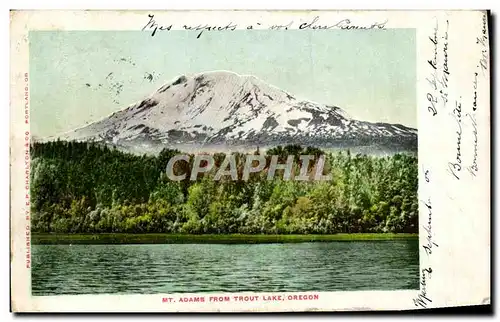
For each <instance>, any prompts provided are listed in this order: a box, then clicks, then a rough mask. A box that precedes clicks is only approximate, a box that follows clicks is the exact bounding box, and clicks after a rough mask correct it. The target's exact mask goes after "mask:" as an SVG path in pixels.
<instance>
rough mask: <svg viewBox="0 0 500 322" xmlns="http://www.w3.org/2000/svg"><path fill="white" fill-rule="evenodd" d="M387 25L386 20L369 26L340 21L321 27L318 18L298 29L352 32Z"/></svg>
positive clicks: (382, 27) (383, 27)
mask: <svg viewBox="0 0 500 322" xmlns="http://www.w3.org/2000/svg"><path fill="white" fill-rule="evenodd" d="M386 24H387V20H385V21H383V22H374V23H372V24H369V25H355V24H353V23H352V22H351V20H349V19H343V20H340V21H339V22H337V23H334V24H330V25H328V24H325V25H322V24H320V23H319V16H316V17H314V18H313V20H312V21H310V22H304V23H301V24H300V25H299V29H313V30H327V29H344V30H352V29H365V30H366V29H385V25H386Z"/></svg>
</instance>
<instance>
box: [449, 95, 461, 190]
mask: <svg viewBox="0 0 500 322" xmlns="http://www.w3.org/2000/svg"><path fill="white" fill-rule="evenodd" d="M450 114H451V113H450ZM451 115H452V116H453V117H454V119H455V121H456V124H457V130H456V132H455V133H456V137H457V143H456V154H455V160H454V162H448V172H449V173H451V174H452V175H453V177H454V178H455V179H457V180H460V177H459V172H460V171H461V170H462V152H461V148H462V103H460V102H455V108H454V109H453V113H452V114H451Z"/></svg>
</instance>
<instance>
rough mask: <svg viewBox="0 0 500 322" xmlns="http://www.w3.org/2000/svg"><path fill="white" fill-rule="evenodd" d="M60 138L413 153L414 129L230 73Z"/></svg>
mask: <svg viewBox="0 0 500 322" xmlns="http://www.w3.org/2000/svg"><path fill="white" fill-rule="evenodd" d="M65 138H70V139H71V138H73V139H89V138H92V139H94V140H99V141H104V142H109V143H112V144H116V145H129V146H134V144H135V145H137V144H139V143H140V144H148V145H151V144H156V145H160V146H163V147H164V146H171V147H176V146H178V145H186V144H188V145H193V146H198V147H200V146H202V147H205V146H208V145H220V144H222V145H226V146H231V145H234V146H247V145H248V146H253V147H255V145H259V146H266V145H273V144H274V145H276V144H289V143H299V144H308V145H315V146H318V147H322V146H323V147H325V146H331V147H333V146H339V145H340V146H344V145H346V144H347V145H349V144H357V143H356V142H358V141H359V142H362V144H365V145H366V144H367V142H368V143H369V144H372V143H373V142H375V144H378V143H377V142H380V141H381V140H382V141H383V140H385V139H388V138H391V139H395V140H396V141H398V140H399V141H401V140H402V141H405V142H406V141H408V139H409V140H410V141H411V144H415V148H416V130H414V129H409V128H406V127H404V126H400V125H391V124H384V123H368V122H362V121H357V120H354V119H352V118H351V117H350V116H348V115H347V113H345V112H344V111H343V110H342V109H340V108H339V107H336V106H329V105H324V104H318V103H315V102H311V101H306V100H299V99H297V98H295V97H294V96H292V95H291V94H289V93H287V92H285V91H283V90H281V89H279V88H277V87H274V86H272V85H269V84H267V83H265V82H264V81H262V80H260V79H258V78H256V77H254V76H250V75H239V74H237V73H234V72H229V71H210V72H204V73H198V74H192V75H180V76H178V77H176V78H175V79H173V80H171V81H170V82H167V83H166V84H165V85H163V86H161V87H160V88H159V89H158V90H157V91H155V92H154V93H153V94H152V95H151V96H149V97H148V98H146V99H144V100H142V101H140V102H138V103H136V104H133V105H130V106H129V107H127V108H125V109H123V110H121V111H118V112H116V113H114V114H112V115H111V116H109V117H107V118H105V119H103V120H101V121H99V122H95V123H93V124H90V125H89V126H86V127H84V128H81V129H78V130H76V131H74V132H72V133H70V134H69V135H67V136H66V137H65ZM349 142H350V143H349ZM352 142H354V143H352Z"/></svg>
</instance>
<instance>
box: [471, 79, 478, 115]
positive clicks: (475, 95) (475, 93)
mask: <svg viewBox="0 0 500 322" xmlns="http://www.w3.org/2000/svg"><path fill="white" fill-rule="evenodd" d="M477 76H478V73H477V72H474V81H473V82H472V86H473V88H474V92H473V96H472V99H473V100H472V111H474V112H475V111H476V110H477Z"/></svg>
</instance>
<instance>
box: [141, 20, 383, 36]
mask: <svg viewBox="0 0 500 322" xmlns="http://www.w3.org/2000/svg"><path fill="white" fill-rule="evenodd" d="M387 22H388V20H385V21H381V22H379V21H376V22H373V23H369V24H365V25H359V24H355V23H353V22H352V21H351V20H350V19H342V20H340V21H337V22H335V23H331V24H328V23H320V17H319V16H315V17H314V18H312V19H311V20H310V21H306V22H302V23H300V24H295V25H294V21H293V20H292V21H290V22H288V23H284V24H273V25H269V26H264V25H263V24H262V23H261V22H256V23H254V24H250V25H247V26H246V28H245V26H243V28H242V29H247V30H251V29H254V26H255V27H256V28H264V29H266V28H267V29H270V30H288V29H293V28H297V29H299V30H307V29H311V30H328V29H342V30H369V29H386V28H385V26H386V24H387ZM237 28H238V25H237V24H235V23H233V22H229V23H223V24H218V25H209V24H198V25H182V26H180V29H184V30H192V31H198V33H197V36H196V38H200V37H201V35H202V34H203V33H204V32H206V31H234V30H236V29H237ZM172 29H175V28H174V25H173V24H166V25H162V24H159V23H157V22H156V20H155V15H154V14H148V21H147V23H146V24H145V25H144V26H143V27H142V30H143V31H149V32H150V33H151V37H154V36H155V35H156V34H157V33H158V32H160V31H171V30H172Z"/></svg>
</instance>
